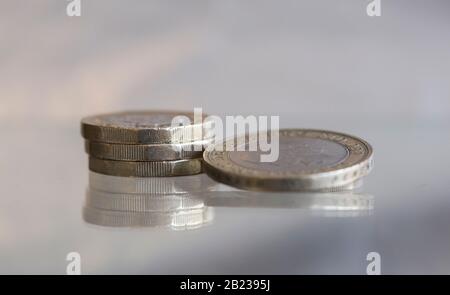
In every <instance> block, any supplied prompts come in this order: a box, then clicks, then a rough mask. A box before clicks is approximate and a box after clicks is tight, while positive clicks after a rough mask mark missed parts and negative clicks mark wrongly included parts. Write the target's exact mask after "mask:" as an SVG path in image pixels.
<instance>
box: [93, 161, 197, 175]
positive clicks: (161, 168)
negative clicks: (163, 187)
mask: <svg viewBox="0 0 450 295" xmlns="http://www.w3.org/2000/svg"><path fill="white" fill-rule="evenodd" d="M89 169H90V170H91V171H93V172H97V173H101V174H106V175H113V176H124V177H165V176H183V175H193V174H198V173H201V172H202V160H201V159H187V160H175V161H152V162H129V161H114V160H102V159H97V158H93V157H90V158H89Z"/></svg>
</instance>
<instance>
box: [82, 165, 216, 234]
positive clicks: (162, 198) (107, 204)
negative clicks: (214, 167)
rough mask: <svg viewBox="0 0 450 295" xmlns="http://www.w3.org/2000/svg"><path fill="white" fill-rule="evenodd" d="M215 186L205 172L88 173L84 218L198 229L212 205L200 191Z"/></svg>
mask: <svg viewBox="0 0 450 295" xmlns="http://www.w3.org/2000/svg"><path fill="white" fill-rule="evenodd" d="M214 185H215V182H213V181H212V180H211V179H209V178H208V177H207V176H206V175H205V174H200V175H192V176H186V177H119V176H109V175H104V174H98V173H95V172H89V187H88V189H87V192H86V201H85V205H84V208H83V219H84V220H85V221H86V222H87V223H90V224H94V225H100V226H107V227H165V228H170V229H173V230H190V229H197V228H200V227H202V226H204V225H207V224H209V223H210V222H211V221H212V220H213V217H214V212H213V208H210V207H207V206H206V205H205V202H204V200H203V199H202V197H201V193H202V192H203V191H207V190H210V189H213V188H214Z"/></svg>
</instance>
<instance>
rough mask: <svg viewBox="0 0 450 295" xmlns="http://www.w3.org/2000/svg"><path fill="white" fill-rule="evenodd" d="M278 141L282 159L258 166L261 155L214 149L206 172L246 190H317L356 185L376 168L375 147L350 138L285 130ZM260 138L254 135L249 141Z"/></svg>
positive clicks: (208, 152)
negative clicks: (373, 148) (373, 155)
mask: <svg viewBox="0 0 450 295" xmlns="http://www.w3.org/2000/svg"><path fill="white" fill-rule="evenodd" d="M279 137H280V157H279V159H278V160H277V161H275V162H273V163H266V162H260V154H261V153H262V152H260V151H256V152H249V151H244V152H242V151H217V150H215V149H214V147H210V148H209V149H207V150H206V151H205V152H204V160H205V171H206V172H207V173H208V175H209V176H211V177H212V178H214V179H215V180H217V181H220V182H223V183H226V184H230V185H233V186H236V187H240V188H245V189H252V190H275V191H301V190H312V191H315V190H324V189H326V190H333V188H338V187H344V186H346V185H348V184H350V183H353V182H354V181H356V180H357V179H360V178H361V177H364V176H365V175H367V174H368V173H369V172H370V170H371V168H372V165H373V163H372V148H371V146H370V145H369V144H368V143H367V142H365V141H364V140H362V139H359V138H357V137H354V136H351V135H346V134H343V133H338V132H332V131H324V130H313V129H284V130H280V131H279ZM256 138H257V137H256V136H255V135H251V136H250V139H249V140H256ZM222 144H223V145H224V146H226V144H227V143H222ZM246 144H247V145H249V142H248V141H247V143H246ZM223 150H226V149H225V148H224V149H223Z"/></svg>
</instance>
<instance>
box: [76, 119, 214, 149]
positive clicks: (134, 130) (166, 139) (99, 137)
mask: <svg viewBox="0 0 450 295" xmlns="http://www.w3.org/2000/svg"><path fill="white" fill-rule="evenodd" d="M132 115H139V116H144V117H145V116H147V117H152V116H160V115H166V116H169V117H176V116H185V117H187V118H189V119H190V120H191V122H193V123H191V124H190V125H180V126H170V122H161V124H159V125H158V124H156V125H155V126H145V125H143V124H141V125H140V126H138V123H139V122H134V123H135V124H134V125H133V124H131V123H130V124H127V123H124V122H123V120H122V119H121V116H123V117H126V116H132ZM206 116H207V115H206V114H204V115H203V118H202V122H201V123H196V122H195V121H194V114H193V113H189V112H177V111H128V112H120V113H110V114H103V115H97V116H90V117H85V118H83V119H82V120H81V134H82V136H83V137H84V138H85V139H87V140H89V141H97V142H105V143H125V144H155V143H183V142H191V141H197V140H202V139H203V138H204V134H205V132H207V131H208V130H210V128H211V127H212V125H213V122H212V121H206V122H205V121H204V119H205V117H206Z"/></svg>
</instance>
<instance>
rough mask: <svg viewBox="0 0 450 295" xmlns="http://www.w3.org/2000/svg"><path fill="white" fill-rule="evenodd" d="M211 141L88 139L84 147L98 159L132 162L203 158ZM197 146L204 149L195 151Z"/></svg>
mask: <svg viewBox="0 0 450 295" xmlns="http://www.w3.org/2000/svg"><path fill="white" fill-rule="evenodd" d="M210 142H211V140H210V139H204V140H199V141H193V142H185V143H169V144H167V143H163V144H118V143H107V142H96V141H89V140H86V141H85V144H84V147H85V151H86V153H87V154H89V155H91V156H93V157H95V158H98V159H105V160H118V161H131V162H132V161H169V160H183V159H195V158H201V157H202V154H203V150H204V148H205V147H206V146H207V145H208V144H209V143H210ZM189 146H190V147H189ZM195 146H202V149H203V150H201V151H195V149H194V147H195ZM186 147H188V149H187V150H185V149H186ZM189 149H190V150H189Z"/></svg>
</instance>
